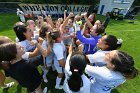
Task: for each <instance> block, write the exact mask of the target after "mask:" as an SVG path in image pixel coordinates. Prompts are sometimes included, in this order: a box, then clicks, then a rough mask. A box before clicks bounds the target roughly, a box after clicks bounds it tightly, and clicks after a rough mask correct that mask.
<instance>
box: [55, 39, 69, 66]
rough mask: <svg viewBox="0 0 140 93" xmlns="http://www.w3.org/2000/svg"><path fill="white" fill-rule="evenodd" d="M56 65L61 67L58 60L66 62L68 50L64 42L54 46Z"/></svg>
mask: <svg viewBox="0 0 140 93" xmlns="http://www.w3.org/2000/svg"><path fill="white" fill-rule="evenodd" d="M53 52H54V65H55V66H60V65H59V62H58V60H61V59H64V60H66V48H65V45H64V43H63V42H61V43H54V44H53Z"/></svg>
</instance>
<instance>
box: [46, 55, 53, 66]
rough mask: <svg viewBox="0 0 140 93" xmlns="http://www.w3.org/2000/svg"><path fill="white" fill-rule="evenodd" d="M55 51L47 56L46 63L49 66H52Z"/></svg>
mask: <svg viewBox="0 0 140 93" xmlns="http://www.w3.org/2000/svg"><path fill="white" fill-rule="evenodd" d="M53 57H54V55H53V53H51V54H49V55H48V56H47V57H45V64H46V65H47V67H51V66H52V64H53Z"/></svg>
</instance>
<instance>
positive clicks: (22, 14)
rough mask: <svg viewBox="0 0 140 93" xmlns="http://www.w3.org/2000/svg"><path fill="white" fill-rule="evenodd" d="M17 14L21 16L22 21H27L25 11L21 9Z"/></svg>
mask: <svg viewBox="0 0 140 93" xmlns="http://www.w3.org/2000/svg"><path fill="white" fill-rule="evenodd" d="M17 15H18V16H19V18H20V20H21V21H22V22H25V17H24V13H23V12H22V11H21V10H18V11H17Z"/></svg>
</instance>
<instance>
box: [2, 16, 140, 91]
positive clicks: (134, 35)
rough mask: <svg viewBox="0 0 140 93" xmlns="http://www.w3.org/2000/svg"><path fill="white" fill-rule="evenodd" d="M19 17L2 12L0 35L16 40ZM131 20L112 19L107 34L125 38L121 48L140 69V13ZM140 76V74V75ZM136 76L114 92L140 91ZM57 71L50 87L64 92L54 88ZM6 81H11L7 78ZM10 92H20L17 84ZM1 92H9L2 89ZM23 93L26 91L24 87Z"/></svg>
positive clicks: (52, 76)
mask: <svg viewBox="0 0 140 93" xmlns="http://www.w3.org/2000/svg"><path fill="white" fill-rule="evenodd" d="M98 18H99V19H101V20H103V19H104V17H103V16H98ZM17 20H18V18H17V16H16V14H0V35H5V36H8V37H10V38H11V39H12V40H15V34H14V32H13V30H12V27H13V25H14V23H15V22H17ZM128 21H129V20H123V21H115V20H111V22H110V23H109V26H108V27H107V29H106V33H107V34H113V35H115V36H117V37H118V38H122V39H123V45H122V47H121V49H120V50H122V51H125V52H127V53H129V54H130V55H132V56H133V57H134V60H135V67H136V68H138V70H140V41H139V40H140V14H139V16H137V19H136V20H135V22H134V23H128ZM139 76H140V75H139ZM139 76H138V77H136V78H135V79H133V80H127V82H125V83H124V84H123V85H121V86H120V87H118V88H116V89H114V90H113V91H112V93H140V88H139V85H140V77H139ZM55 77H56V73H55V72H54V74H50V73H49V75H48V79H49V81H50V82H49V83H48V84H47V86H48V88H49V89H51V91H52V92H51V93H63V92H62V91H57V90H55V89H54V86H53V85H54V84H55ZM6 82H9V80H7V81H6ZM8 91H9V93H20V92H19V91H18V92H16V85H14V86H13V87H12V88H10V89H9V90H8ZM0 93H7V92H6V91H4V92H3V91H2V89H0ZM22 93H26V90H25V89H24V88H23V89H22Z"/></svg>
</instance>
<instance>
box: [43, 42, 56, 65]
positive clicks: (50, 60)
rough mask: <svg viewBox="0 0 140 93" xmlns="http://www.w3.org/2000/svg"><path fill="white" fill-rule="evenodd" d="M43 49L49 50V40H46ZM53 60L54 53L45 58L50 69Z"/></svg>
mask: <svg viewBox="0 0 140 93" xmlns="http://www.w3.org/2000/svg"><path fill="white" fill-rule="evenodd" d="M42 47H43V48H44V49H47V48H48V42H47V40H44V41H43V43H42ZM53 58H54V53H53V52H51V53H50V54H49V55H48V56H46V57H45V64H46V65H47V67H50V66H51V65H52V61H53Z"/></svg>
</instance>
